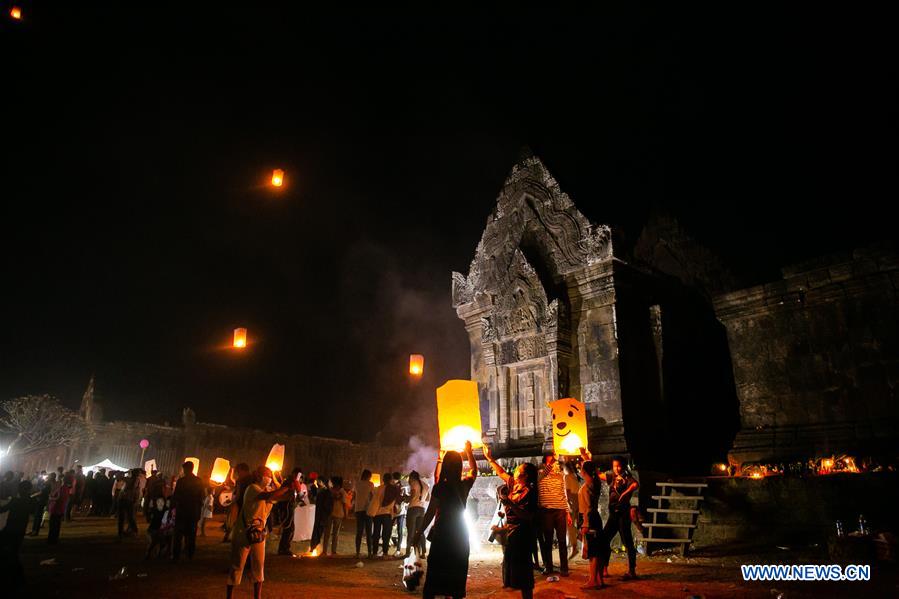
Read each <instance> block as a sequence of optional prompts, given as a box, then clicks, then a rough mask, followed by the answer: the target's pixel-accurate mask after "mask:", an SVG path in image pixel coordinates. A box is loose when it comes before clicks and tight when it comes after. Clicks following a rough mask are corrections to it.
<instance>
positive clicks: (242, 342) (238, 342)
mask: <svg viewBox="0 0 899 599" xmlns="http://www.w3.org/2000/svg"><path fill="white" fill-rule="evenodd" d="M246 346H247V330H246V329H245V328H243V327H239V328H236V329H234V347H236V348H237V349H243V348H245V347H246Z"/></svg>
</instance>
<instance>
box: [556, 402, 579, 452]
mask: <svg viewBox="0 0 899 599" xmlns="http://www.w3.org/2000/svg"><path fill="white" fill-rule="evenodd" d="M549 410H550V412H552V429H553V451H555V452H556V454H558V455H581V447H583V448H584V449H587V410H586V407H585V406H584V404H583V403H581V402H579V401H578V400H576V399H574V398H573V397H566V398H564V399H557V400H556V401H551V402H549Z"/></svg>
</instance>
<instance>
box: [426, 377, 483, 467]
mask: <svg viewBox="0 0 899 599" xmlns="http://www.w3.org/2000/svg"><path fill="white" fill-rule="evenodd" d="M437 427H438V429H439V430H440V449H443V450H445V451H449V450H453V451H462V450H463V449H464V448H465V442H466V441H471V446H472V447H480V446H481V445H482V444H483V443H482V442H481V408H480V405H479V402H478V384H477V383H476V382H475V381H462V380H452V381H447V382H446V383H445V384H444V385H443V386H442V387H438V388H437Z"/></svg>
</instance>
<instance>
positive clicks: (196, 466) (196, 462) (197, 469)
mask: <svg viewBox="0 0 899 599" xmlns="http://www.w3.org/2000/svg"><path fill="white" fill-rule="evenodd" d="M184 461H185V462H193V463H194V474H195V475H197V476H199V472H200V458H184Z"/></svg>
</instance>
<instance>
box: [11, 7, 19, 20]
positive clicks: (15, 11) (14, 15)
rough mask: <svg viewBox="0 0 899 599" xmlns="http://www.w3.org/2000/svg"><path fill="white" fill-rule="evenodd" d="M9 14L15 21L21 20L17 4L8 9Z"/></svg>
mask: <svg viewBox="0 0 899 599" xmlns="http://www.w3.org/2000/svg"><path fill="white" fill-rule="evenodd" d="M9 16H11V17H12V18H13V19H15V20H16V21H21V20H22V9H21V8H19V7H18V6H13V7H12V8H10V9H9Z"/></svg>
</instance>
